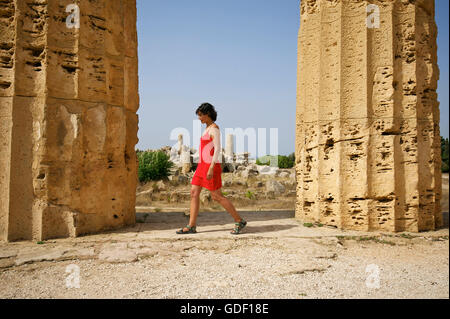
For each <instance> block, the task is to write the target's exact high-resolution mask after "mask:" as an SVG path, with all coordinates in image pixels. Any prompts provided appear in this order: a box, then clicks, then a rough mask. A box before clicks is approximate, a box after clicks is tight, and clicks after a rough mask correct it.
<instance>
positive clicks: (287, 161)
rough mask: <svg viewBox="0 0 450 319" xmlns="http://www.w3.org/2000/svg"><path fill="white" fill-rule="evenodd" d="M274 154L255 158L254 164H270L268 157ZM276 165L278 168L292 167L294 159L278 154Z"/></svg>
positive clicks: (270, 157)
mask: <svg viewBox="0 0 450 319" xmlns="http://www.w3.org/2000/svg"><path fill="white" fill-rule="evenodd" d="M272 158H275V156H270V155H266V156H263V157H260V158H257V159H256V165H267V166H269V165H270V159H272ZM278 167H279V168H292V167H294V160H292V158H291V157H288V156H284V155H278Z"/></svg>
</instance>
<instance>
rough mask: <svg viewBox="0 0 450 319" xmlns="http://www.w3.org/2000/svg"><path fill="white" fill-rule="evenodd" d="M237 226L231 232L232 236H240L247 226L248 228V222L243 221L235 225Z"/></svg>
mask: <svg viewBox="0 0 450 319" xmlns="http://www.w3.org/2000/svg"><path fill="white" fill-rule="evenodd" d="M234 224H235V225H236V226H235V227H234V229H233V230H232V231H231V234H233V235H238V234H240V233H241V231H242V230H243V229H244V227H245V226H247V222H246V221H245V220H243V219H242V220H241V221H240V222H239V223H234Z"/></svg>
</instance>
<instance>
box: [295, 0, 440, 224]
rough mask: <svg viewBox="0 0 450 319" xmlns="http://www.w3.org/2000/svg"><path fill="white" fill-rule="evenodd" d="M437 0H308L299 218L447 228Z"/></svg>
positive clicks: (300, 101) (303, 30)
mask: <svg viewBox="0 0 450 319" xmlns="http://www.w3.org/2000/svg"><path fill="white" fill-rule="evenodd" d="M434 12H435V7H434V1H433V0H408V1H406V0H392V1H354V0H340V1H339V0H334V1H331V0H307V1H301V24H300V31H299V36H298V86H297V90H298V94H297V119H296V123H297V128H296V161H297V163H296V169H297V204H296V217H298V218H299V219H301V220H305V221H319V222H321V223H323V224H326V225H333V226H336V227H339V228H342V229H356V230H386V231H422V230H433V229H435V228H436V227H438V226H441V225H442V213H441V208H440V197H441V188H442V183H441V158H440V156H441V154H440V132H439V103H438V101H437V94H436V89H437V81H438V78H439V70H438V66H437V47H436V37H437V27H436V24H435V20H434Z"/></svg>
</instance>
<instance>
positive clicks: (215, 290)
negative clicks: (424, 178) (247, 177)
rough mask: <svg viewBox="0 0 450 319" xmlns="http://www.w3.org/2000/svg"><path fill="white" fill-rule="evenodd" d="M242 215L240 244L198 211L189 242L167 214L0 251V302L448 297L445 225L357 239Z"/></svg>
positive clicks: (275, 217) (282, 216) (270, 215)
mask: <svg viewBox="0 0 450 319" xmlns="http://www.w3.org/2000/svg"><path fill="white" fill-rule="evenodd" d="M242 215H243V217H244V218H246V219H247V220H248V221H249V224H248V227H247V228H246V230H245V231H244V233H243V234H241V235H240V236H233V235H231V234H229V231H230V230H231V228H232V219H231V217H230V216H229V215H227V214H226V213H201V214H200V216H199V220H198V231H199V233H198V234H195V235H185V236H180V235H176V234H175V231H176V230H177V229H179V228H180V227H181V226H183V225H185V224H186V222H187V217H186V216H185V215H184V214H183V213H176V212H172V213H151V214H147V215H145V214H139V216H138V219H139V221H141V222H140V223H138V224H137V225H136V226H135V227H132V228H127V229H124V230H122V231H119V232H110V233H103V234H98V235H92V236H86V237H80V238H75V239H73V238H72V239H60V240H52V241H48V242H45V243H44V244H41V245H38V244H36V243H30V242H19V243H9V244H5V243H4V244H0V298H227V299H228V298H448V297H449V264H448V260H449V258H448V257H449V244H448V227H447V228H444V229H441V230H438V231H434V232H426V233H418V234H414V233H403V234H387V233H386V234H384V233H380V232H377V233H373V232H372V233H362V232H352V231H341V230H337V229H334V228H329V227H317V226H314V227H305V226H304V225H302V224H301V223H300V222H298V221H297V220H295V219H294V218H293V212H292V211H285V212H282V211H278V212H243V213H242ZM144 221H145V223H144ZM66 271H67V272H66ZM78 271H79V279H80V280H79V287H80V288H76V286H77V280H76V278H77V272H78ZM67 284H68V285H67Z"/></svg>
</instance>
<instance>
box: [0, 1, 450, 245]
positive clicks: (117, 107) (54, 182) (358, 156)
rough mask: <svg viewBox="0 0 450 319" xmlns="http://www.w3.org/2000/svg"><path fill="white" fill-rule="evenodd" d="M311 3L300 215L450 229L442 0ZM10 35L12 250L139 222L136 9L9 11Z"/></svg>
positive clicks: (20, 5) (92, 6) (76, 6)
mask: <svg viewBox="0 0 450 319" xmlns="http://www.w3.org/2000/svg"><path fill="white" fill-rule="evenodd" d="M369 4H371V5H375V7H373V6H371V7H370V10H373V12H374V14H375V16H373V17H371V18H370V19H369V20H370V21H369V22H370V23H368V14H369V13H368V8H369V7H368V5H369ZM300 5H301V26H300V32H299V52H298V54H299V62H298V74H299V77H298V101H297V118H296V128H297V131H296V160H297V163H296V171H297V177H296V179H297V205H296V216H297V218H299V219H300V220H303V221H318V222H321V223H323V224H326V225H332V226H337V227H339V228H344V229H348V228H351V229H361V230H387V231H403V230H408V231H420V230H430V229H434V228H435V227H437V226H440V225H441V224H442V216H441V210H440V204H439V200H440V196H441V174H440V150H439V147H440V143H439V107H438V106H439V103H438V102H437V95H436V87H437V80H438V76H439V71H438V67H437V64H436V60H437V58H436V54H437V53H436V51H437V49H436V33H437V30H436V25H435V21H434V1H433V0H421V1H419V0H408V1H406V0H391V1H357V0H302V1H301V3H300ZM374 8H375V9H374ZM376 8H378V11H377V9H376ZM377 12H378V13H379V16H378V17H377V16H376V13H377ZM378 18H379V19H378ZM377 20H379V21H377ZM377 22H379V23H378V24H377ZM0 28H1V32H0V139H1V142H0V240H6V241H15V240H31V239H33V240H44V239H49V238H55V237H69V236H79V235H81V234H86V233H93V232H99V231H102V230H106V229H114V228H119V227H123V226H126V225H130V224H134V223H135V201H136V185H137V158H136V152H135V146H136V144H137V142H138V138H137V130H138V117H137V114H136V111H137V109H138V107H139V96H138V57H137V32H136V1H135V0H90V1H86V0H59V1H47V0H33V1H31V0H4V1H1V2H0ZM227 141H228V137H227ZM182 144H183V143H182V140H181V143H180V145H182ZM179 151H180V153H179V154H178V156H180V157H182V158H183V159H184V162H186V159H189V160H190V155H191V154H190V151H189V150H183V149H182V148H181V149H179ZM231 152H232V147H231V148H229V147H227V148H226V150H225V152H224V153H225V154H224V156H226V157H227V158H229V157H230V156H232V155H231ZM189 169H190V165H186V166H185V167H183V168H182V172H184V173H186V172H187V171H189Z"/></svg>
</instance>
